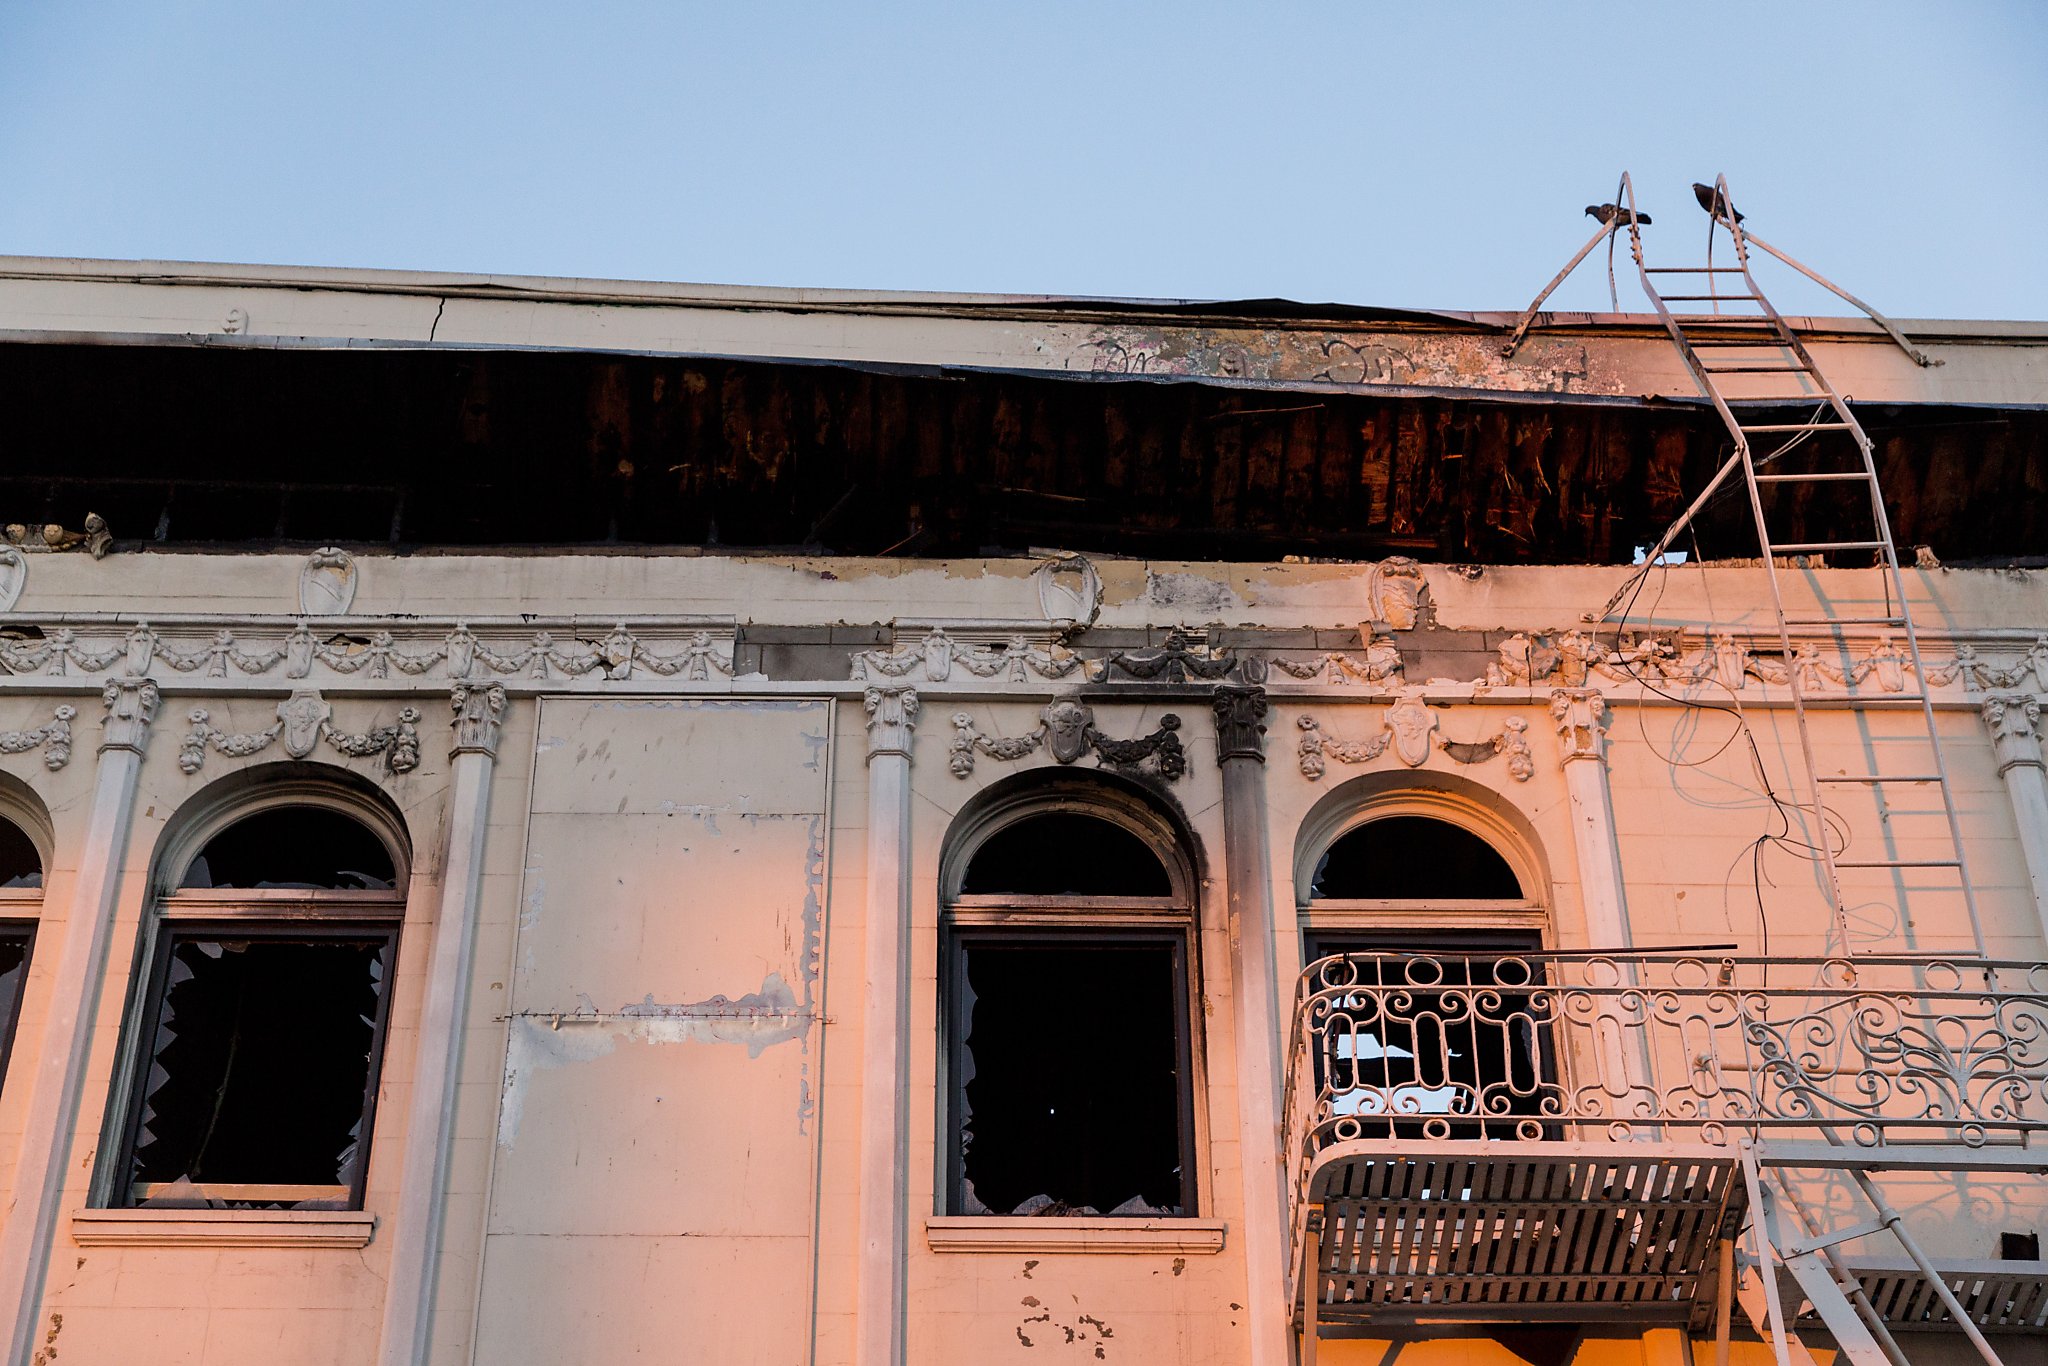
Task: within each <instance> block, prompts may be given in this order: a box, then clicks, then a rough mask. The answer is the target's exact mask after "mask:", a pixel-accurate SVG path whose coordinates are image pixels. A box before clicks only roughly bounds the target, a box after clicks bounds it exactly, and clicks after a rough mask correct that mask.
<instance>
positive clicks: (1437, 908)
mask: <svg viewBox="0 0 2048 1366" xmlns="http://www.w3.org/2000/svg"><path fill="white" fill-rule="evenodd" d="M1397 817H1421V818H1423V819H1427V820H1434V821H1440V822H1442V823H1443V824H1445V825H1449V826H1452V827H1455V828H1457V829H1460V830H1462V831H1464V832H1465V833H1466V834H1468V835H1470V836H1472V837H1473V838H1475V839H1478V840H1480V841H1482V842H1483V843H1484V844H1485V845H1486V846H1487V847H1488V848H1490V849H1491V850H1492V851H1493V852H1494V853H1495V854H1497V855H1499V856H1500V858H1501V861H1502V862H1503V863H1505V864H1506V865H1507V867H1508V870H1509V871H1510V872H1511V873H1512V874H1513V875H1514V878H1515V881H1516V883H1517V884H1518V887H1519V889H1520V891H1521V893H1522V895H1521V896H1519V897H1512V898H1506V897H1497V898H1496V897H1459V896H1453V895H1432V896H1420V897H1326V896H1314V895H1312V894H1311V893H1312V891H1313V888H1314V886H1315V882H1316V871H1317V869H1318V868H1320V867H1321V865H1322V861H1323V859H1324V858H1325V857H1326V856H1327V855H1328V854H1329V852H1330V850H1331V849H1332V848H1334V847H1335V846H1336V845H1337V843H1338V841H1340V840H1342V839H1344V838H1345V837H1347V836H1349V835H1351V834H1354V833H1355V832H1357V831H1359V830H1361V829H1363V828H1364V827H1365V826H1367V825H1370V824H1372V823H1374V822H1376V821H1382V820H1389V819H1394V818H1397ZM1303 835H1304V838H1303V840H1302V842H1301V845H1300V846H1299V850H1298V856H1297V859H1296V862H1295V889H1296V891H1295V895H1296V902H1295V915H1296V923H1297V926H1298V931H1299V940H1300V946H1301V955H1302V956H1301V963H1302V968H1303V981H1304V982H1305V983H1306V982H1307V981H1308V980H1309V977H1308V969H1309V968H1310V967H1311V966H1312V965H1313V964H1315V963H1316V962H1317V961H1319V960H1321V959H1323V958H1327V957H1331V956H1333V955H1335V954H1339V953H1385V954H1389V955H1395V956H1405V957H1422V958H1434V959H1483V958H1488V957H1491V958H1494V959H1500V958H1514V957H1518V956H1521V955H1539V956H1540V955H1542V954H1545V953H1547V952H1549V951H1551V950H1554V949H1555V948H1556V944H1555V940H1554V935H1553V927H1552V922H1551V917H1550V912H1549V909H1548V905H1547V903H1546V902H1545V901H1544V899H1543V898H1542V896H1541V895H1540V892H1541V889H1542V888H1543V887H1544V886H1545V885H1546V881H1545V878H1544V874H1543V868H1542V865H1541V863H1540V862H1539V861H1538V860H1537V858H1536V857H1535V856H1534V854H1533V853H1532V851H1531V849H1530V845H1529V841H1528V837H1527V836H1526V835H1524V833H1523V832H1521V831H1519V830H1516V829H1515V828H1514V827H1513V826H1512V825H1511V824H1510V823H1509V822H1508V821H1506V820H1503V819H1502V818H1501V817H1500V816H1499V815H1498V814H1497V813H1495V812H1493V811H1491V810H1489V809H1487V808H1486V807H1485V806H1483V805H1481V804H1479V803H1477V802H1475V801H1473V800H1472V799H1470V798H1466V797H1463V796H1460V795H1457V794H1455V793H1452V792H1449V791H1443V790H1437V789H1431V788H1425V789H1409V790H1401V789H1394V790H1389V791H1381V792H1378V793H1376V794H1373V795H1371V796H1369V797H1367V798H1365V799H1364V800H1360V801H1356V802H1352V803H1348V804H1346V805H1345V806H1344V807H1342V808H1340V809H1339V810H1338V811H1337V812H1335V813H1334V814H1331V813H1326V814H1325V815H1324V818H1323V819H1322V820H1321V821H1320V822H1317V821H1314V820H1312V821H1311V822H1309V823H1307V824H1305V826H1304V830H1303ZM1532 892H1534V893H1537V894H1533V895H1532ZM1532 1062H1533V1063H1534V1067H1535V1070H1536V1073H1537V1076H1538V1078H1539V1079H1540V1080H1541V1081H1542V1082H1543V1083H1544V1084H1545V1085H1557V1084H1561V1082H1562V1080H1563V1077H1562V1072H1563V1067H1564V1056H1563V1050H1561V1049H1560V1048H1559V1047H1558V1039H1557V1037H1556V1035H1555V1032H1554V1031H1548V1030H1546V1031H1545V1032H1544V1033H1543V1034H1542V1035H1541V1036H1540V1037H1539V1038H1538V1039H1537V1040H1536V1052H1535V1056H1534V1058H1533V1059H1532ZM1316 1065H1317V1068H1318V1077H1319V1078H1320V1076H1321V1073H1320V1067H1321V1060H1320V1059H1318V1060H1317V1063H1316ZM1318 1085H1320V1081H1318ZM1402 1123H1404V1124H1405V1123H1406V1122H1405V1121H1403V1122H1402ZM1459 1123H1460V1125H1461V1126H1462V1125H1464V1124H1466V1123H1470V1124H1471V1125H1472V1127H1474V1128H1479V1129H1481V1133H1477V1134H1475V1133H1466V1132H1464V1130H1463V1128H1462V1127H1461V1128H1460V1130H1459V1131H1458V1132H1459V1133H1460V1136H1462V1137H1480V1136H1482V1134H1483V1135H1484V1136H1486V1137H1489V1138H1492V1137H1512V1134H1496V1133H1488V1132H1486V1129H1489V1128H1495V1127H1502V1126H1497V1125H1489V1124H1488V1122H1487V1121H1484V1120H1480V1121H1459ZM1418 1133H1419V1126H1418ZM1409 1136H1411V1137H1412V1136H1415V1135H1409ZM1560 1136H1561V1132H1560V1131H1558V1130H1557V1128H1556V1126H1553V1125H1545V1126H1544V1137H1547V1138H1556V1137H1560Z"/></svg>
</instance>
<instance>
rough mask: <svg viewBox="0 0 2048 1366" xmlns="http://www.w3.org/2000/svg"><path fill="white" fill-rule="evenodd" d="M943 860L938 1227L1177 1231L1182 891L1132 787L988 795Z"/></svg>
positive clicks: (1160, 818) (1178, 863)
mask: <svg viewBox="0 0 2048 1366" xmlns="http://www.w3.org/2000/svg"><path fill="white" fill-rule="evenodd" d="M982 795H983V798H984V800H982V801H980V802H979V803H978V804H977V805H976V806H974V807H972V808H970V809H969V810H968V811H967V812H964V813H962V815H961V817H960V819H959V820H958V821H956V822H955V824H954V828H953V831H952V832H951V834H950V835H949V837H948V840H947V846H946V853H945V858H944V860H943V863H942V871H941V878H942V892H943V893H944V901H945V906H946V932H945V955H944V956H945V965H944V970H943V971H944V978H943V982H944V988H943V989H944V996H945V1001H944V1006H943V1019H944V1021H945V1025H944V1027H945V1030H946V1040H945V1044H946V1048H945V1057H946V1061H947V1069H948V1073H949V1076H950V1086H948V1087H947V1088H946V1091H945V1094H946V1095H947V1097H948V1100H947V1104H946V1106H945V1112H946V1113H945V1121H944V1123H945V1129H946V1138H947V1155H948V1172H949V1181H948V1186H947V1192H946V1197H945V1212H946V1213H948V1214H991V1215H994V1214H1037V1215H1061V1214H1075V1215H1090V1214H1105V1215H1130V1216H1150V1217H1158V1216H1160V1215H1192V1214H1194V1213H1195V1212H1196V1208H1195V1184H1194V1171H1195V1158H1194V1113H1193V1089H1192V1076H1193V1068H1194V1064H1193V1057H1194V1039H1195V1022H1194V1018H1193V1014H1192V1011H1191V1008H1190V1002H1191V1000H1192V999H1193V997H1192V992H1191V990H1190V980H1191V960H1192V955H1193V948H1194V943H1193V930H1194V921H1195V914H1194V912H1195V902H1194V877H1193V872H1192V868H1191V865H1190V861H1189V859H1188V856H1187V847H1186V841H1185V838H1184V837H1183V836H1182V834H1181V833H1180V830H1179V828H1178V825H1177V823H1176V822H1175V821H1174V820H1172V819H1171V818H1170V817H1169V816H1168V815H1167V814H1166V813H1165V812H1163V811H1161V810H1160V809H1159V808H1158V807H1156V806H1155V805H1153V804H1152V802H1151V801H1150V800H1149V799H1147V798H1146V797H1144V796H1142V795H1140V794H1139V792H1138V791H1137V789H1136V788H1134V787H1133V788H1129V789H1126V787H1124V786H1123V785H1119V784H1115V783H1113V782H1112V781H1111V780H1108V779H1101V780H1085V779H1081V778H1079V777H1078V776H1077V775H1060V776H1058V777H1056V778H1051V779H1043V780H1040V781H1037V782H1030V781H1028V780H1027V781H1019V782H1017V783H1015V784H1013V785H1003V786H999V787H997V788H991V789H990V790H989V791H988V792H986V793H984V794H982Z"/></svg>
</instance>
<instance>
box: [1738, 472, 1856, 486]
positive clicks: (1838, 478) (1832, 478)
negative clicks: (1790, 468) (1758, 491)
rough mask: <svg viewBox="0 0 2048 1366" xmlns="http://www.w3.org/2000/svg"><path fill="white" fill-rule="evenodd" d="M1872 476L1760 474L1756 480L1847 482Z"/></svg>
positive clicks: (1852, 474) (1762, 482) (1777, 482)
mask: <svg viewBox="0 0 2048 1366" xmlns="http://www.w3.org/2000/svg"><path fill="white" fill-rule="evenodd" d="M1871 478H1872V476H1871V475H1868V474H1859V473H1842V474H1759V475H1758V476H1757V477H1756V481H1757V483H1759V484H1841V483H1846V482H1848V481H1849V480H1851V479H1862V480H1865V481H1868V480H1870V479H1871Z"/></svg>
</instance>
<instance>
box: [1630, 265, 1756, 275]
mask: <svg viewBox="0 0 2048 1366" xmlns="http://www.w3.org/2000/svg"><path fill="white" fill-rule="evenodd" d="M1643 273H1644V274H1646V275H1740V274H1742V267H1741V266H1645V267H1643Z"/></svg>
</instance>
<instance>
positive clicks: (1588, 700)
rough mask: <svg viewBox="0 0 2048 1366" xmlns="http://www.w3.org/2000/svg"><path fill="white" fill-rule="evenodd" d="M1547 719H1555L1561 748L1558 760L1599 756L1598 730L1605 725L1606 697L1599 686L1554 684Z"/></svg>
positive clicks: (1599, 740) (1600, 731)
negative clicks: (1556, 686) (1559, 686)
mask: <svg viewBox="0 0 2048 1366" xmlns="http://www.w3.org/2000/svg"><path fill="white" fill-rule="evenodd" d="M1550 719H1551V720H1553V721H1555V722H1556V723H1557V738H1558V741H1559V743H1560V745H1561V747H1562V748H1563V750H1564V753H1563V755H1562V756H1561V759H1560V762H1562V763H1567V764H1569V763H1571V762H1572V761H1573V760H1574V759H1595V760H1597V759H1599V758H1600V757H1601V750H1600V745H1601V734H1602V732H1603V731H1605V730H1606V728H1607V699H1606V698H1605V697H1602V696H1601V695H1600V690H1599V689H1598V688H1553V689H1551V692H1550Z"/></svg>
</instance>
